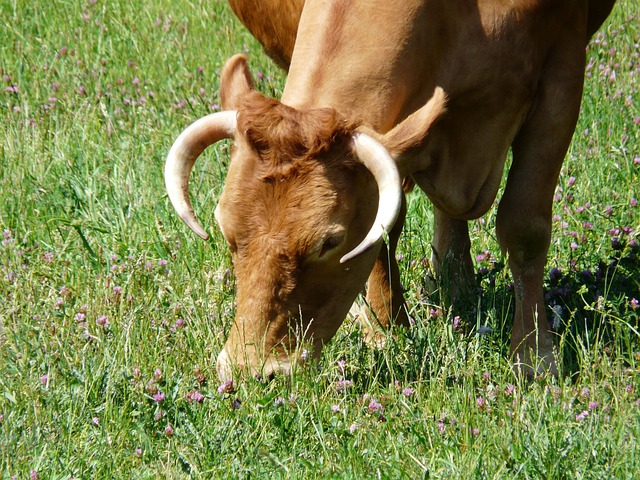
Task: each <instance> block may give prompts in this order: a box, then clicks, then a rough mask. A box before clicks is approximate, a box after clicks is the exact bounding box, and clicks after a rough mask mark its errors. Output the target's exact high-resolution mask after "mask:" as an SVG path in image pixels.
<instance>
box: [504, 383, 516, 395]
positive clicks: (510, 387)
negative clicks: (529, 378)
mask: <svg viewBox="0 0 640 480" xmlns="http://www.w3.org/2000/svg"><path fill="white" fill-rule="evenodd" d="M515 389H516V387H515V386H514V385H512V384H509V385H507V386H506V387H505V389H504V396H505V397H510V396H511V395H513V392H514V391H515Z"/></svg>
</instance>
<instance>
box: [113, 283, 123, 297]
mask: <svg viewBox="0 0 640 480" xmlns="http://www.w3.org/2000/svg"><path fill="white" fill-rule="evenodd" d="M113 293H114V294H115V295H122V287H121V286H119V285H116V286H115V287H113Z"/></svg>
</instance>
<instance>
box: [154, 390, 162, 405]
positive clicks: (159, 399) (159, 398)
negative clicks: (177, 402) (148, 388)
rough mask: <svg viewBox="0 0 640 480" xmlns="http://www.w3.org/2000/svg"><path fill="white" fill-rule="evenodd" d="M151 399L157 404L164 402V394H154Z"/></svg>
mask: <svg viewBox="0 0 640 480" xmlns="http://www.w3.org/2000/svg"><path fill="white" fill-rule="evenodd" d="M153 399H154V400H155V401H156V402H158V403H160V402H164V393H162V392H158V393H155V394H154V395H153Z"/></svg>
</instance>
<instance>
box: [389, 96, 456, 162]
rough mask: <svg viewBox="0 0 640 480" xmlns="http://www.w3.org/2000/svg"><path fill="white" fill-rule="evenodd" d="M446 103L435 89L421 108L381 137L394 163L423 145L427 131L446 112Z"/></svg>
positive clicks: (445, 98) (443, 97) (426, 138)
mask: <svg viewBox="0 0 640 480" xmlns="http://www.w3.org/2000/svg"><path fill="white" fill-rule="evenodd" d="M446 103H447V96H446V94H445V93H444V90H443V89H442V88H440V87H436V89H435V90H434V92H433V96H432V97H431V98H430V99H429V101H428V102H427V103H426V104H425V105H424V106H423V107H421V108H419V109H418V110H416V111H415V112H413V113H412V114H411V115H409V116H408V117H407V118H405V119H404V120H403V121H402V122H400V123H399V124H398V125H396V126H395V127H393V129H391V130H390V131H389V132H387V133H386V134H384V135H383V136H382V138H381V142H382V143H383V144H384V146H385V147H387V150H389V153H390V154H391V156H392V157H393V158H394V159H396V161H401V160H402V157H403V156H404V155H406V154H408V155H410V154H411V150H413V149H416V148H419V147H421V146H423V145H424V144H425V142H426V141H427V140H428V136H429V130H430V129H431V127H432V126H433V124H434V123H436V121H437V120H438V119H439V118H440V117H442V115H443V114H444V113H445V112H446Z"/></svg>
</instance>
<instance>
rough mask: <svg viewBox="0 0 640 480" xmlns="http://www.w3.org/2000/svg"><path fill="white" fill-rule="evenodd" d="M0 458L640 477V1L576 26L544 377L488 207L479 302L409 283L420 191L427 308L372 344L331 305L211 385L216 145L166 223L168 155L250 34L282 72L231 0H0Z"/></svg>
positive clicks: (216, 319)
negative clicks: (315, 321) (330, 327)
mask: <svg viewBox="0 0 640 480" xmlns="http://www.w3.org/2000/svg"><path fill="white" fill-rule="evenodd" d="M0 10H1V11H2V12H3V14H2V16H1V17H0V75H1V78H0V82H1V83H2V89H0V119H1V124H2V129H1V130H0V229H1V230H3V237H2V239H0V240H1V241H2V243H1V244H0V293H1V294H2V302H1V304H0V478H12V477H15V478H27V477H30V478H158V477H166V478H174V477H177V478H185V477H189V476H190V477H193V478H254V477H255V478H263V477H269V478H281V477H287V478H303V477H304V478H308V477H323V478H372V477H378V478H428V477H435V478H606V477H608V478H634V477H636V476H637V473H638V472H640V411H639V409H640V365H639V364H640V341H639V334H638V328H639V325H638V317H639V314H640V309H637V303H636V302H637V300H640V265H639V261H638V237H637V235H638V229H639V228H640V222H639V220H638V219H639V216H638V211H639V210H638V208H639V207H637V205H636V204H637V198H638V196H639V194H640V190H639V189H638V185H640V127H639V125H640V92H639V88H640V87H639V84H638V82H639V77H640V69H639V67H638V65H640V54H639V50H638V44H639V43H640V25H639V23H640V22H639V21H638V20H639V19H640V10H639V9H638V6H637V5H636V3H635V2H634V1H632V0H621V1H620V2H619V4H618V5H617V6H616V7H615V10H614V13H613V15H612V17H611V18H610V19H609V21H608V22H607V24H606V26H605V27H604V28H603V29H602V31H601V33H599V34H597V36H596V37H595V41H594V42H593V43H592V45H591V46H590V48H589V52H588V55H589V60H590V63H589V67H588V69H587V78H586V88H585V95H584V101H583V108H582V115H581V118H580V121H579V125H578V128H577V130H576V135H575V138H574V142H573V144H572V147H571V150H570V152H569V154H568V156H567V160H566V163H565V166H564V169H563V173H562V176H561V179H560V184H559V187H558V190H557V192H558V193H557V197H556V200H557V201H556V202H555V206H554V214H555V215H556V217H555V219H554V232H553V241H552V246H551V249H550V253H549V261H548V270H549V278H548V281H547V284H546V291H547V300H548V304H549V308H550V311H553V312H555V313H554V315H555V321H556V324H557V330H558V335H559V346H560V348H561V367H562V370H563V372H564V376H563V377H562V378H561V379H560V380H556V379H553V378H548V377H540V378H538V379H536V380H535V381H533V382H531V383H521V382H519V381H518V380H517V379H516V378H514V376H513V374H512V373H511V369H510V365H509V362H508V358H507V351H508V347H507V345H508V343H507V339H508V332H509V329H510V321H511V320H510V318H511V314H512V300H511V298H512V297H511V292H510V281H511V280H510V276H509V274H508V272H507V271H506V269H505V268H504V259H503V258H501V256H500V254H499V249H498V247H497V243H496V241H495V236H494V229H493V225H494V219H495V211H491V212H490V213H488V214H487V215H486V216H485V217H484V218H482V219H480V220H478V221H475V222H473V223H472V240H473V252H474V255H477V258H476V260H477V267H478V284H479V286H480V287H481V289H479V290H478V294H477V298H476V299H475V300H474V301H475V304H476V305H477V308H475V309H474V310H470V311H469V312H468V313H467V314H465V315H462V316H461V317H460V318H458V319H453V318H451V314H449V313H448V312H447V311H446V310H445V309H443V308H442V307H441V306H440V304H439V301H438V298H437V295H435V296H433V297H432V298H430V299H426V298H425V296H424V291H425V285H424V278H425V275H426V267H425V265H424V263H425V262H424V258H428V256H429V255H430V246H429V239H430V238H431V228H432V223H431V210H430V206H429V204H428V202H427V201H426V199H425V197H424V196H423V195H421V194H419V193H418V192H414V193H412V194H411V196H410V198H409V221H408V223H407V226H406V230H405V233H404V235H403V239H402V241H401V242H402V246H401V255H402V257H401V258H402V260H401V270H402V275H403V282H404V284H405V286H406V288H407V299H408V301H409V302H410V305H411V308H412V314H413V316H414V318H416V319H417V322H416V324H415V325H414V326H413V327H412V328H411V329H409V330H406V331H398V332H396V337H395V339H393V341H389V342H387V344H386V346H384V347H383V348H381V349H378V350H376V349H372V348H370V347H368V346H367V345H366V344H365V343H364V342H363V339H362V334H361V332H360V330H359V328H358V326H357V325H355V324H353V323H350V322H346V323H345V325H344V326H343V327H342V328H341V329H340V330H339V332H338V334H337V335H336V338H335V339H334V340H333V341H332V342H331V344H330V345H329V346H328V348H327V349H326V351H325V352H324V353H323V357H322V359H321V361H320V362H319V363H318V364H317V365H313V366H311V367H310V368H308V369H305V370H299V371H297V372H295V373H294V375H292V376H291V378H277V379H276V380H275V381H273V382H271V383H269V384H263V383H260V382H257V381H254V380H247V381H245V382H244V383H242V384H241V385H239V386H238V388H237V391H234V392H219V389H218V387H219V385H218V382H217V378H216V374H215V358H216V354H217V352H218V351H219V350H220V348H221V347H222V345H223V343H224V339H225V335H226V331H227V330H228V328H229V325H230V322H231V320H232V318H233V300H234V287H233V276H232V273H231V270H230V269H231V263H230V257H229V254H228V252H227V249H226V247H225V246H224V242H223V240H222V237H221V235H220V233H219V232H218V231H217V230H216V228H215V227H214V220H213V205H214V204H215V201H216V199H217V197H218V195H219V193H220V191H221V188H222V185H223V182H224V175H225V169H226V162H227V161H228V146H223V147H220V148H218V149H212V150H211V151H209V152H207V153H206V155H205V158H206V160H205V161H203V162H201V163H199V165H198V167H197V169H196V172H194V176H193V179H192V185H193V187H192V198H193V199H194V202H195V204H196V209H197V210H198V211H199V212H202V213H201V219H202V221H203V222H204V224H205V225H207V226H208V227H209V231H210V232H211V234H212V236H213V238H212V241H210V242H202V241H200V240H198V239H197V238H196V237H195V235H193V234H192V233H190V232H189V231H188V230H187V228H186V227H185V226H184V225H182V224H181V222H180V221H179V219H178V218H177V216H176V215H175V214H174V212H173V210H172V208H171V206H170V204H169V202H168V200H167V198H166V196H165V194H164V185H163V178H162V167H163V162H164V158H165V155H166V153H167V150H168V148H169V146H170V145H171V143H172V141H173V139H174V138H175V137H176V135H177V134H178V133H179V132H180V131H181V129H182V128H183V127H184V126H186V125H187V124H189V123H190V122H191V121H192V120H194V119H195V118H197V117H200V116H202V115H204V114H206V113H209V112H211V111H213V110H215V109H217V108H218V107H217V105H216V102H218V101H219V99H218V91H217V89H218V79H217V74H218V73H219V71H220V69H221V67H222V65H223V63H224V61H225V60H226V59H227V58H228V57H229V56H230V55H232V54H233V53H237V52H240V51H246V52H248V53H249V56H250V62H251V67H252V69H253V70H254V72H255V73H256V75H257V77H258V78H259V81H258V86H259V88H260V89H261V90H262V91H263V92H264V93H266V94H268V95H272V96H276V97H277V96H279V94H280V93H281V89H282V86H283V84H284V76H283V74H282V73H281V72H280V71H279V70H278V69H277V68H276V67H275V66H274V65H273V64H272V63H271V62H270V61H269V60H268V59H267V58H266V57H265V56H264V54H263V53H262V51H261V49H260V48H259V46H258V45H257V44H256V42H255V41H254V40H253V39H252V38H251V37H250V36H249V34H248V33H247V32H246V31H244V30H243V28H242V27H241V26H240V25H239V23H238V22H237V21H236V20H235V18H234V17H233V16H232V14H231V12H230V10H229V8H228V6H227V5H226V3H224V2H215V1H209V2H203V1H199V0H179V1H172V2H169V1H166V0H156V1H155V2H151V3H144V4H137V3H134V2H131V1H130V0H112V1H110V2H96V1H89V2H88V3H86V4H82V3H81V2H62V1H59V0H54V1H51V2H38V3H29V2H22V1H17V0H16V1H8V0H0Z"/></svg>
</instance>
